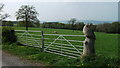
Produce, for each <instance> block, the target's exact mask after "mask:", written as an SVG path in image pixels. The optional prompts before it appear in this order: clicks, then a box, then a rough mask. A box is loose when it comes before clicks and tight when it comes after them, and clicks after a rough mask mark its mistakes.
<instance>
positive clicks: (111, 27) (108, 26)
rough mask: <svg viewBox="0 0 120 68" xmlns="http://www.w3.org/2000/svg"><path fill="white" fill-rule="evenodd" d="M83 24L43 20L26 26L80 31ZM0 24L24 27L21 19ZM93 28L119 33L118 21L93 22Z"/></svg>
mask: <svg viewBox="0 0 120 68" xmlns="http://www.w3.org/2000/svg"><path fill="white" fill-rule="evenodd" d="M90 24H92V23H90ZM84 25H85V24H84V22H77V23H74V24H72V23H67V24H65V23H60V22H43V23H39V22H34V23H32V22H29V24H28V27H40V28H54V29H69V30H81V31H82V29H83V27H84ZM92 25H93V24H92ZM2 26H19V27H25V26H26V24H25V23H24V22H23V21H3V22H2ZM93 28H95V32H105V33H119V34H120V22H112V23H102V24H95V25H93Z"/></svg>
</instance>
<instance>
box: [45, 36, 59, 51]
mask: <svg viewBox="0 0 120 68" xmlns="http://www.w3.org/2000/svg"><path fill="white" fill-rule="evenodd" d="M60 37H61V35H60V36H58V37H57V39H55V40H54V41H53V42H52V43H51V44H50V45H49V46H48V47H50V46H51V45H52V44H53V43H55V42H56V41H57V40H58V39H59V38H60ZM48 47H46V48H45V50H46V49H48Z"/></svg>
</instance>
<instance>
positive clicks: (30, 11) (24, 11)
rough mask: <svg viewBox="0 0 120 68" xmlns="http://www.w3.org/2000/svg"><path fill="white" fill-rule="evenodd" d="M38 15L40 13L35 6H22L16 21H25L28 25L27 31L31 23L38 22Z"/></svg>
mask: <svg viewBox="0 0 120 68" xmlns="http://www.w3.org/2000/svg"><path fill="white" fill-rule="evenodd" d="M37 15H38V13H37V11H36V9H35V7H34V6H29V5H22V6H21V7H20V9H19V10H18V11H17V12H16V19H17V20H21V21H24V22H25V24H26V30H28V24H29V22H35V21H38V18H37Z"/></svg>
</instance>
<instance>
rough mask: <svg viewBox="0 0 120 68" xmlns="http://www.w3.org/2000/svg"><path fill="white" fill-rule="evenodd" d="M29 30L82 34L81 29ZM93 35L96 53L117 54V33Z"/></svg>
mask: <svg viewBox="0 0 120 68" xmlns="http://www.w3.org/2000/svg"><path fill="white" fill-rule="evenodd" d="M14 28H15V30H25V27H14ZM29 30H35V31H43V32H44V33H45V34H52V33H53V32H54V31H57V32H58V34H65V35H83V33H82V31H79V30H76V31H74V32H73V30H65V29H50V28H33V27H30V28H29ZM95 35H96V38H97V39H96V43H95V49H96V54H97V55H103V56H106V57H117V56H118V34H107V33H101V32H95ZM69 38H70V37H69ZM73 39H74V38H73Z"/></svg>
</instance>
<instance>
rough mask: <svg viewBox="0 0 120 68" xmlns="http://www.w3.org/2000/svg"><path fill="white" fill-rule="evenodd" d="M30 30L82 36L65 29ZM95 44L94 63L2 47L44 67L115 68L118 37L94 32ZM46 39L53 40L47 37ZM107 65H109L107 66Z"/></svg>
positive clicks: (23, 47) (20, 28)
mask: <svg viewBox="0 0 120 68" xmlns="http://www.w3.org/2000/svg"><path fill="white" fill-rule="evenodd" d="M15 29H16V30H25V28H24V27H15ZM29 29H30V30H36V31H41V30H42V31H44V33H45V34H52V33H53V31H57V32H58V34H65V35H83V33H82V31H78V30H77V31H75V32H73V31H72V30H65V29H49V28H32V27H31V28H29ZM95 35H96V38H97V39H96V43H95V50H96V55H97V56H98V57H97V59H96V60H95V61H87V62H86V60H85V61H83V62H82V60H81V61H80V59H73V58H68V57H63V56H58V55H55V54H50V53H46V52H41V50H40V49H38V48H32V47H26V46H19V45H12V46H8V45H4V46H3V49H4V50H7V51H9V52H11V53H13V54H16V55H19V56H22V57H24V58H27V59H29V60H37V61H38V62H42V63H43V64H46V65H51V66H94V65H97V66H101V65H102V66H104V65H105V66H109V65H111V66H116V63H118V62H117V57H118V35H117V34H107V33H101V32H95ZM47 37H48V38H53V37H50V36H47ZM68 39H77V40H79V39H80V40H81V38H75V37H73V38H72V37H68ZM83 39H84V38H82V40H83ZM108 64H109V65H108Z"/></svg>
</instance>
